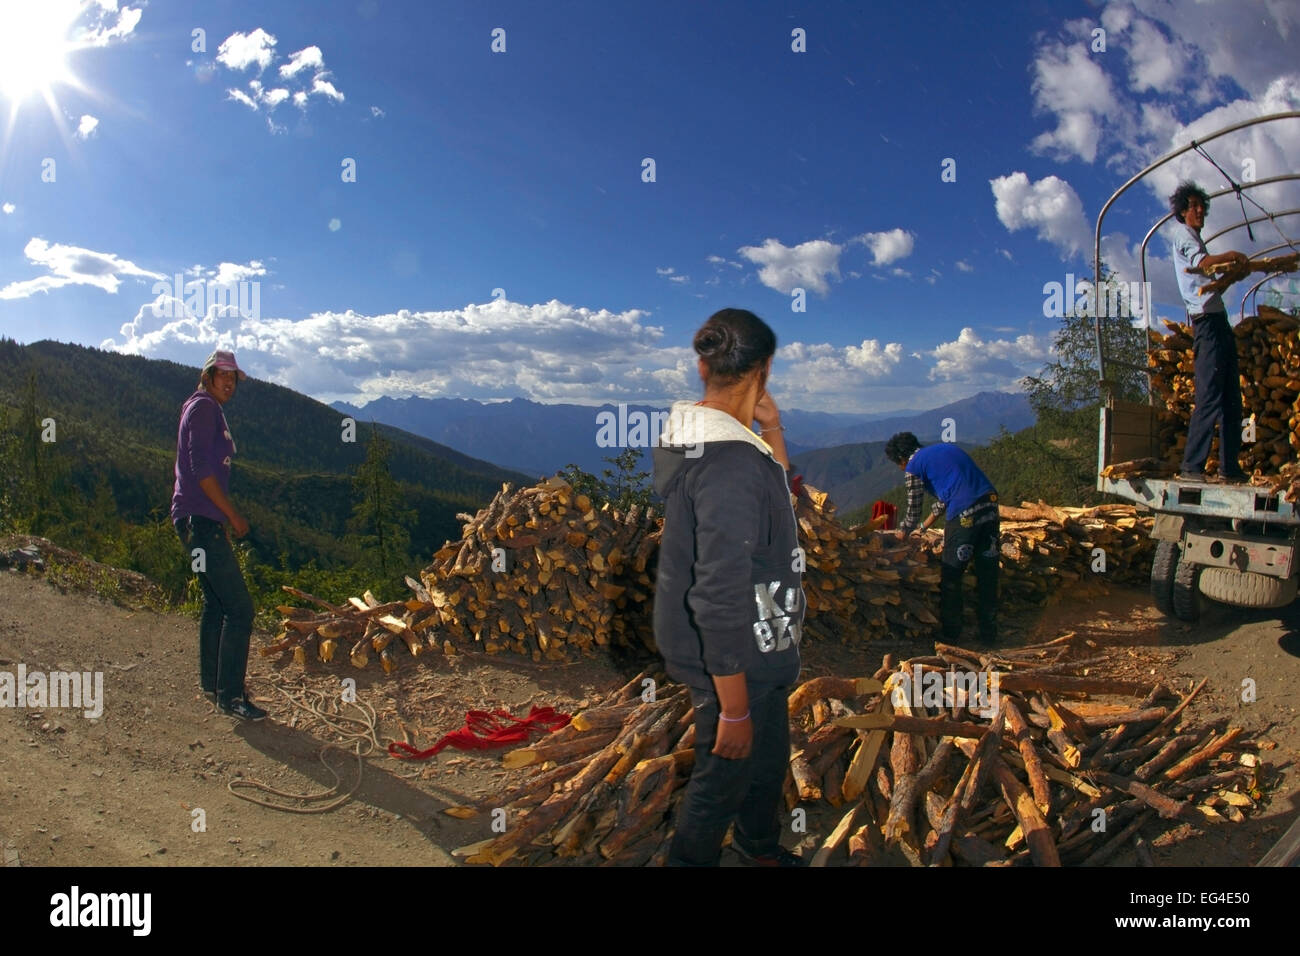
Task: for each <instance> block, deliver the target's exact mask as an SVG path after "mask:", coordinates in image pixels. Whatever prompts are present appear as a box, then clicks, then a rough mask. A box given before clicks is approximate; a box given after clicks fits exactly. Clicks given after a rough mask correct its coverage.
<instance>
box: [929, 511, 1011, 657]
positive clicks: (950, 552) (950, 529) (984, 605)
mask: <svg viewBox="0 0 1300 956" xmlns="http://www.w3.org/2000/svg"><path fill="white" fill-rule="evenodd" d="M1000 532H1001V523H1000V522H999V520H998V503H997V497H996V496H985V497H984V498H981V499H980V500H979V501H977V502H975V504H973V505H971V506H970V507H969V508H967V509H966V510H965V511H963V512H962V513H961V514H959V515H957V516H956V517H954V518H953V519H952V520H951V521H949V522H947V523H946V524H945V525H944V527H943V563H942V564H941V566H940V569H939V619H940V622H941V624H942V626H943V639H944V640H945V641H947V642H948V643H950V644H955V643H958V642H959V641H960V640H961V629H962V614H963V611H964V604H965V601H964V598H963V595H962V584H961V582H962V577H963V576H964V575H965V573H966V567H967V566H968V565H969V564H970V563H971V562H972V561H974V562H975V595H976V600H977V604H976V609H975V613H976V618H977V619H978V621H979V633H980V639H981V640H983V641H995V640H997V636H998V559H999V556H1000V555H1001V553H1002V548H1001V540H1000Z"/></svg>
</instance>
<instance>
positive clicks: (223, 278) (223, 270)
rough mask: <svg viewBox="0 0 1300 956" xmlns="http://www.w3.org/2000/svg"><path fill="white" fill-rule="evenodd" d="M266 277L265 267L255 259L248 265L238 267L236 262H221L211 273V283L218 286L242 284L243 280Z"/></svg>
mask: <svg viewBox="0 0 1300 956" xmlns="http://www.w3.org/2000/svg"><path fill="white" fill-rule="evenodd" d="M264 275H266V266H264V265H263V264H262V263H261V262H259V261H258V260H257V259H253V260H251V261H250V262H249V263H248V265H239V264H238V263H236V262H222V263H220V264H219V265H218V266H217V268H216V271H215V272H213V273H211V278H212V281H213V282H216V283H218V284H223V283H227V284H228V283H233V282H243V281H244V280H245V279H251V278H253V277H254V276H264Z"/></svg>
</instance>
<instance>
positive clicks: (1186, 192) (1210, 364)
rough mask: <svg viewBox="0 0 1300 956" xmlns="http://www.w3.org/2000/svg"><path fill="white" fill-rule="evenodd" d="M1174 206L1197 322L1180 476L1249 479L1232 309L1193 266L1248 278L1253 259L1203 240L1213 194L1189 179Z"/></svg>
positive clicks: (1182, 285) (1186, 294)
mask: <svg viewBox="0 0 1300 956" xmlns="http://www.w3.org/2000/svg"><path fill="white" fill-rule="evenodd" d="M1169 207H1170V209H1171V210H1172V211H1173V214H1174V217H1175V218H1176V219H1177V220H1178V221H1179V222H1180V223H1181V224H1182V225H1181V226H1180V227H1179V228H1177V229H1176V230H1175V235H1174V240H1173V252H1174V272H1175V274H1176V275H1177V278H1178V291H1179V292H1180V293H1182V296H1183V303H1184V304H1185V305H1186V306H1187V317H1188V320H1189V321H1190V322H1191V323H1192V332H1193V344H1192V350H1193V354H1194V355H1195V357H1196V358H1195V366H1194V378H1195V382H1196V404H1195V407H1194V408H1193V409H1192V420H1191V422H1190V424H1189V425H1188V428H1187V448H1186V450H1185V451H1184V452H1183V464H1182V467H1181V468H1180V469H1179V470H1178V477H1179V478H1180V479H1185V480H1191V481H1228V482H1234V483H1239V482H1244V481H1249V480H1250V476H1249V475H1247V474H1246V473H1245V472H1244V471H1242V470H1241V464H1240V462H1239V460H1238V456H1239V455H1240V453H1241V379H1240V373H1239V372H1238V370H1237V340H1236V339H1235V338H1234V337H1233V335H1232V327H1231V326H1229V325H1228V311H1227V309H1226V307H1225V306H1224V304H1223V297H1222V296H1221V295H1220V294H1219V293H1218V292H1213V293H1211V294H1209V295H1206V296H1202V295H1200V293H1199V287H1200V286H1202V285H1204V284H1205V283H1206V281H1207V279H1206V278H1205V277H1204V276H1203V275H1197V274H1196V273H1194V272H1188V269H1196V268H1201V269H1204V268H1207V267H1209V266H1216V265H1220V264H1227V265H1231V266H1233V267H1234V268H1233V269H1232V270H1230V272H1229V274H1228V276H1226V277H1225V278H1230V279H1231V276H1233V275H1236V278H1235V279H1231V281H1233V282H1235V281H1237V279H1240V278H1242V277H1244V276H1245V275H1246V274H1247V272H1248V270H1249V266H1248V262H1249V260H1248V259H1247V257H1246V256H1245V255H1243V254H1242V253H1240V252H1224V253H1220V254H1219V255H1217V256H1212V255H1210V254H1209V252H1208V251H1207V250H1206V248H1205V243H1204V242H1203V241H1202V240H1201V229H1202V228H1204V226H1205V214H1206V213H1207V212H1208V211H1209V208H1210V197H1209V196H1208V195H1206V193H1205V190H1203V189H1201V187H1200V186H1198V185H1196V183H1193V182H1184V183H1182V184H1180V185H1179V187H1178V188H1177V189H1176V190H1175V191H1174V194H1173V195H1172V196H1170V197H1169ZM1215 425H1218V426H1219V472H1220V473H1219V475H1208V474H1206V472H1205V463H1206V462H1207V461H1208V460H1209V457H1210V442H1211V441H1212V440H1213V438H1214V426H1215Z"/></svg>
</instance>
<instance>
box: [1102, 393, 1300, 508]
mask: <svg viewBox="0 0 1300 956" xmlns="http://www.w3.org/2000/svg"><path fill="white" fill-rule="evenodd" d="M1152 412H1153V410H1152V409H1151V407H1150V406H1146V405H1136V404H1134V403H1131V402H1113V403H1112V407H1103V408H1102V409H1101V432H1100V443H1099V448H1098V465H1099V467H1098V469H1097V470H1098V478H1097V490H1098V491H1102V492H1105V493H1106V494H1111V495H1115V496H1116V497H1117V498H1122V499H1124V500H1126V501H1132V502H1134V503H1135V504H1139V505H1145V506H1146V507H1148V508H1151V509H1152V510H1153V511H1162V512H1173V513H1176V514H1186V515H1204V516H1213V517H1217V518H1241V519H1243V520H1247V521H1259V522H1265V523H1268V524H1277V525H1285V526H1292V525H1300V512H1297V510H1296V504H1294V503H1292V502H1290V501H1287V500H1286V498H1285V496H1284V495H1283V494H1282V492H1281V490H1279V489H1278V488H1275V487H1273V486H1272V485H1263V486H1261V485H1259V484H1255V485H1248V484H1243V485H1228V484H1217V483H1214V484H1212V483H1210V482H1207V481H1187V480H1182V479H1179V478H1176V477H1172V476H1171V475H1170V470H1171V469H1170V468H1169V467H1168V466H1162V465H1158V464H1157V463H1155V462H1153V463H1152V464H1153V465H1154V466H1155V467H1153V468H1152V469H1150V471H1149V472H1148V473H1144V472H1141V471H1139V472H1137V473H1134V472H1132V471H1128V472H1125V474H1124V475H1123V476H1122V477H1107V476H1105V475H1104V474H1101V473H1102V472H1104V471H1105V470H1106V468H1107V466H1108V465H1111V464H1112V463H1115V462H1117V461H1121V460H1127V459H1134V458H1141V457H1143V456H1153V457H1154V456H1155V455H1156V454H1157V453H1158V449H1157V447H1156V436H1155V424H1154V416H1153V413H1152Z"/></svg>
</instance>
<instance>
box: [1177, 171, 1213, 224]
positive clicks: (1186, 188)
mask: <svg viewBox="0 0 1300 956" xmlns="http://www.w3.org/2000/svg"><path fill="white" fill-rule="evenodd" d="M1192 197H1195V198H1197V199H1199V200H1200V201H1201V205H1202V206H1204V207H1205V211H1206V212H1209V211H1210V197H1209V196H1208V195H1206V192H1205V190H1204V189H1202V188H1201V187H1200V186H1198V185H1196V183H1194V182H1192V181H1191V180H1188V181H1186V182H1182V183H1179V184H1178V188H1177V189H1175V190H1174V194H1173V195H1172V196H1170V197H1169V209H1170V211H1171V212H1172V213H1173V214H1174V218H1175V219H1177V220H1178V221H1179V222H1182V221H1183V213H1185V212H1187V203H1188V201H1189V200H1191V199H1192Z"/></svg>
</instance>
